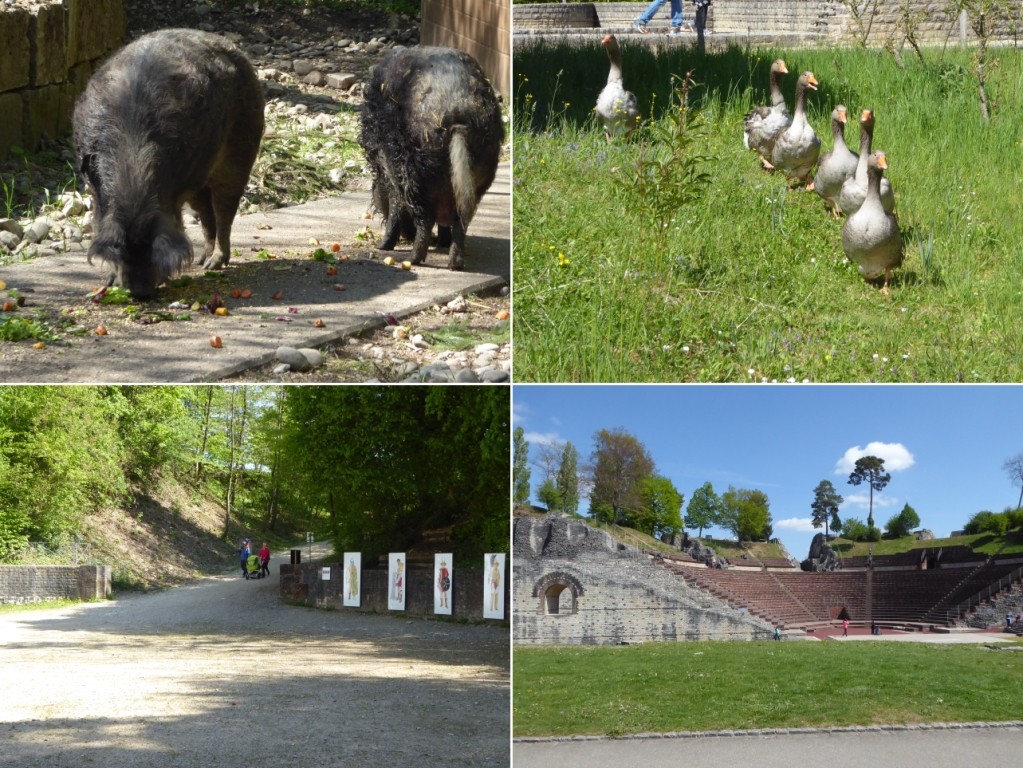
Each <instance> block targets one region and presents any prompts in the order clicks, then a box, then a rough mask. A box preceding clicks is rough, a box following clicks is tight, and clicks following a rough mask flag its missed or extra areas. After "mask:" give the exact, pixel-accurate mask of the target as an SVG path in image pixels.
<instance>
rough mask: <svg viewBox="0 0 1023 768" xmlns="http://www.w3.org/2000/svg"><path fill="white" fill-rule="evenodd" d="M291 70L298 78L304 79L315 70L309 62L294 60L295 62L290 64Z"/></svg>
mask: <svg viewBox="0 0 1023 768" xmlns="http://www.w3.org/2000/svg"><path fill="white" fill-rule="evenodd" d="M291 68H292V69H293V70H295V74H296V75H298V76H299V77H305V76H306V75H308V74H309V73H310V72H312V71H313V70H314V69H316V66H315V65H314V64H313V63H312V62H311V61H305V60H303V59H295V61H293V62H291Z"/></svg>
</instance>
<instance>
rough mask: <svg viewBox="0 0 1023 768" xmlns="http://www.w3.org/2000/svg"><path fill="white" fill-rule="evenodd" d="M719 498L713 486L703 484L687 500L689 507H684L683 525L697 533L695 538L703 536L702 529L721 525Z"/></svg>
mask: <svg viewBox="0 0 1023 768" xmlns="http://www.w3.org/2000/svg"><path fill="white" fill-rule="evenodd" d="M722 512H723V510H722V507H721V497H720V496H718V495H717V494H716V493H714V486H713V485H711V484H710V483H704V484H703V485H701V486H700V487H699V488H697V489H696V490H695V491H693V496H692V498H691V499H689V506H688V507H686V517H685V524H686V527H687V528H692V529H695V530H696V531H698V533H697V534H696V535H697V536H700V537H702V536H703V529H704V528H710V527H711V526H712V525H722Z"/></svg>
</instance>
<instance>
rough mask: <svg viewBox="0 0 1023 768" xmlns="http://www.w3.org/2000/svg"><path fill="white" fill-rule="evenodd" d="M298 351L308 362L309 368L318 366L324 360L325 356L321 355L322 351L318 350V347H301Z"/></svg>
mask: <svg viewBox="0 0 1023 768" xmlns="http://www.w3.org/2000/svg"><path fill="white" fill-rule="evenodd" d="M298 352H299V354H301V355H302V356H303V357H304V358H305V359H306V362H308V363H309V367H310V368H319V367H320V366H321V365H323V364H324V363H325V362H326V358H325V357H324V356H323V353H322V352H320V351H319V350H318V349H309V348H308V347H303V348H302V349H300V350H298Z"/></svg>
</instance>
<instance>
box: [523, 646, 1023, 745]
mask: <svg viewBox="0 0 1023 768" xmlns="http://www.w3.org/2000/svg"><path fill="white" fill-rule="evenodd" d="M514 659H515V662H514V663H515V676H514V686H513V694H512V697H513V723H514V735H515V736H517V737H521V736H568V735H608V736H622V735H626V734H631V733H648V732H659V733H667V732H674V731H714V730H733V729H735V730H749V729H756V728H796V727H829V726H850V725H901V724H910V723H932V722H976V721H989V722H994V721H1010V720H1016V719H1018V718H1019V701H1020V696H1023V654H1021V653H996V652H993V651H991V650H989V649H987V648H985V647H983V646H974V645H929V644H925V643H897V642H884V641H883V640H881V641H870V642H866V641H861V642H834V641H829V642H798V641H796V642H788V641H786V642H780V643H778V642H773V641H767V642H755V643H727V642H702V643H647V644H644V645H636V646H627V647H592V646H589V647H578V646H572V647H564V646H562V647H556V648H524V647H516V648H515V651H514Z"/></svg>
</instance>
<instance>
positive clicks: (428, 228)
mask: <svg viewBox="0 0 1023 768" xmlns="http://www.w3.org/2000/svg"><path fill="white" fill-rule="evenodd" d="M433 224H434V220H433V219H432V218H428V219H426V220H425V221H417V222H416V239H415V241H414V242H413V243H412V263H413V264H422V263H423V262H424V261H426V251H427V249H428V248H429V247H430V235H432V234H433Z"/></svg>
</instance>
